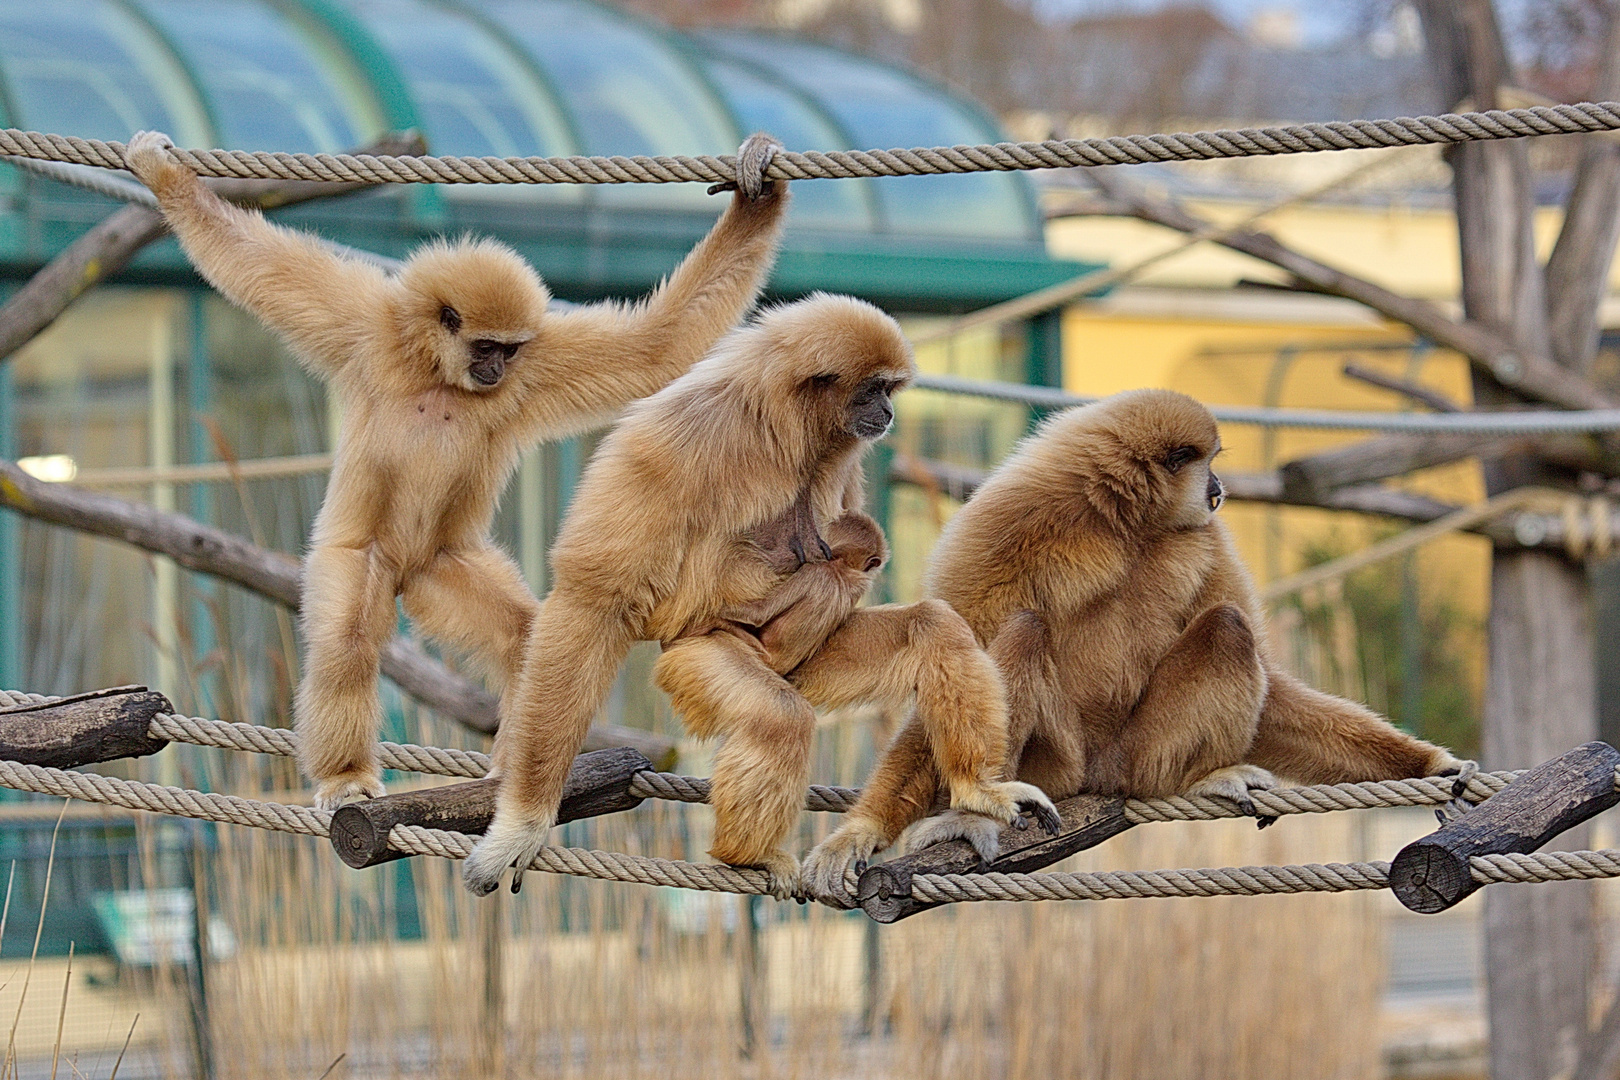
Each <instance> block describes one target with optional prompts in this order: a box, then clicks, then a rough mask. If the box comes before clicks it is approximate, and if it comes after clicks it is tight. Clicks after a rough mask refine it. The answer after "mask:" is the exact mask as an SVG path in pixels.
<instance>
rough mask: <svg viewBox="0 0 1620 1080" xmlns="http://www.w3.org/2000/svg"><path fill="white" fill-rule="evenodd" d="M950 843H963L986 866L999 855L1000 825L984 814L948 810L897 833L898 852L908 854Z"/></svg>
mask: <svg viewBox="0 0 1620 1080" xmlns="http://www.w3.org/2000/svg"><path fill="white" fill-rule="evenodd" d="M949 840H966V841H967V842H968V843H970V844H972V845H973V850H974V851H976V852H978V853H979V861H980V862H982V863H985V864H989V863H993V862H995V861H996V856H997V855H998V854H1000V853H1001V825H1000V823H999V822H997V821H995V820H993V819H991V818H987V817H985V816H984V815H983V814H970V813H967V812H965V811H962V810H947V811H945V812H944V813H943V814H935V815H934V816H933V817H931V818H924V819H923V820H921V821H919V822H917V823H916V824H914V825H912V826H911V827H910V828H909V829H907V830H906V831H905V832H903V833H901V834H900V850H902V851H904V852H906V853H907V854H910V853H911V852H914V851H921V850H922V849H923V848H927V847H933V846H934V845H935V844H943V843H945V842H946V841H949Z"/></svg>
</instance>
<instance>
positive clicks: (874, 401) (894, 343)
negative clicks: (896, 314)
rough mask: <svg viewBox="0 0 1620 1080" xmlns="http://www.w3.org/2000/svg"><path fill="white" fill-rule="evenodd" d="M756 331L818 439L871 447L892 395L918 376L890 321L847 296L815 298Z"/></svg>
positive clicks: (888, 417)
mask: <svg viewBox="0 0 1620 1080" xmlns="http://www.w3.org/2000/svg"><path fill="white" fill-rule="evenodd" d="M760 329H761V330H763V331H764V332H765V333H766V334H767V335H768V339H769V340H770V341H771V342H772V344H773V345H774V346H775V348H774V349H773V352H774V354H775V355H776V356H777V357H780V358H783V359H784V360H786V361H787V362H786V363H785V364H783V365H782V370H781V371H780V372H779V374H780V375H781V376H785V377H786V378H787V379H788V380H790V381H791V382H792V383H793V385H794V388H795V390H796V391H797V392H798V393H799V394H800V395H801V396H802V397H804V398H805V399H806V408H805V410H804V412H805V415H806V417H807V418H808V419H809V420H810V422H811V424H812V425H813V426H814V427H815V428H816V429H818V430H819V431H820V432H821V433H823V434H831V435H833V436H835V441H838V439H839V437H841V440H847V441H851V442H853V441H868V442H869V441H872V440H874V439H880V438H882V437H883V435H884V434H885V433H886V432H887V431H888V430H889V427H890V425H891V424H893V423H894V402H893V400H892V399H893V397H894V394H895V391H897V390H899V389H901V388H902V387H904V386H905V385H906V384H907V383H909V382H910V381H911V380H912V378H913V377H914V376H915V375H916V373H917V368H916V365H915V364H914V362H913V361H912V358H911V345H910V344H909V343H908V342H907V341H906V338H905V335H904V334H903V333H902V332H901V330H900V327H899V324H897V323H896V322H895V321H894V320H893V319H891V318H890V317H889V316H887V315H885V314H884V313H883V312H882V311H879V310H878V309H877V308H876V307H873V306H872V305H871V304H868V303H866V302H864V301H861V300H856V299H854V298H852V297H848V296H828V295H825V294H817V295H815V296H812V297H810V298H809V299H807V300H801V301H799V302H798V303H796V304H791V305H788V306H786V307H782V308H777V309H776V310H775V311H771V312H767V313H766V314H765V316H764V317H762V318H761V320H760Z"/></svg>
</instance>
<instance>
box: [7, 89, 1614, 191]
mask: <svg viewBox="0 0 1620 1080" xmlns="http://www.w3.org/2000/svg"><path fill="white" fill-rule="evenodd" d="M1617 130H1620V102H1613V101H1602V102H1581V103H1579V104H1575V105H1538V106H1534V107H1531V108H1524V109H1492V110H1490V111H1488V112H1464V113H1445V114H1443V115H1440V116H1402V117H1395V118H1393V119H1388V120H1348V121H1340V122H1334V123H1327V124H1285V125H1278V126H1274V127H1258V128H1239V129H1232V130H1220V131H1201V132H1190V133H1189V132H1182V133H1176V134H1155V135H1115V136H1112V137H1109V138H1102V139H1048V140H1045V141H1042V142H1001V143H988V144H981V145H977V146H935V147H916V148H913V149H909V150H904V149H896V150H828V151H810V152H805V153H795V152H790V151H786V150H783V151H779V152H777V154H776V155H775V156H774V157H773V158H772V159H771V162H770V164H769V166H767V168H766V170H765V176H766V178H768V179H778V180H817V179H845V178H851V177H862V176H926V175H937V174H943V173H971V172H1019V171H1026V170H1033V169H1067V168H1074V167H1076V166H1096V165H1140V164H1146V163H1151V162H1166V161H1209V160H1214V159H1219V158H1246V157H1269V156H1273V155H1278V154H1309V153H1317V152H1321V151H1330V150H1364V149H1375V148H1379V147H1392V146H1424V145H1437V146H1450V145H1453V144H1456V143H1462V142H1475V141H1483V140H1496V139H1522V138H1528V137H1531V136H1536V135H1579V134H1583V133H1589V132H1597V131H1617ZM171 152H172V153H173V154H174V156H175V158H176V159H177V160H179V161H181V162H183V163H184V164H186V165H187V166H189V167H190V168H192V169H194V170H195V171H196V172H197V173H198V174H199V175H202V176H217V177H232V178H238V179H260V180H318V181H326V182H332V181H338V182H346V183H367V184H680V183H711V184H712V183H729V182H731V181H733V180H735V179H736V175H737V171H736V158H735V157H734V156H732V155H729V154H721V155H712V154H703V155H695V156H686V155H668V156H657V157H585V156H570V157H516V158H498V157H431V156H398V157H395V156H382V155H370V154H287V153H274V152H268V151H246V150H182V149H178V148H177V149H175V150H173V151H171ZM0 155H9V156H13V157H22V158H32V159H34V160H36V161H58V162H67V163H70V164H75V165H95V166H99V167H101V168H105V169H122V168H123V167H124V144H123V143H119V142H104V141H102V140H100V139H82V138H78V137H76V136H70V135H50V134H45V133H42V132H38V131H19V130H17V129H15V128H8V129H4V130H0Z"/></svg>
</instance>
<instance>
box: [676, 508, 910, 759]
mask: <svg viewBox="0 0 1620 1080" xmlns="http://www.w3.org/2000/svg"><path fill="white" fill-rule="evenodd" d="M821 538H822V542H823V544H824V546H825V547H826V549H827V557H826V558H825V559H822V560H818V561H815V562H805V563H803V564H801V565H800V566H799V568H798V569H797V570H795V571H793V576H792V577H789V578H788V579H787V580H786V581H784V582H783V583H782V584H781V585H780V586H779V587H778V588H777V589H776V590H775V591H774V592H772V593H771V594H770V595H769V596H766V597H764V598H763V599H760V600H756V601H754V602H753V603H752V604H741V605H739V606H737V607H734V608H729V609H727V610H726V611H723V612H721V613H720V618H719V620H718V624H717V625H715V626H712V627H699V628H698V629H696V630H694V631H692V632H690V633H688V634H683V635H682V636H681V638H680V639H679V640H680V641H681V642H692V641H693V640H694V639H696V638H699V637H705V636H707V635H709V634H729V635H731V636H732V637H734V638H736V639H737V640H738V641H741V642H744V643H745V644H748V645H750V646H751V647H753V648H756V649H757V650H758V651H759V655H760V658H761V659H762V660H764V661H765V666H766V667H768V668H770V669H771V670H772V671H774V672H776V673H777V674H778V675H786V674H788V673H789V672H791V671H792V670H793V669H794V668H796V667H798V666H799V665H800V664H802V663H804V661H805V660H806V659H808V658H809V656H810V654H811V653H813V652H815V651H816V649H818V648H820V646H821V643H822V642H824V641H826V640H827V638H829V637H831V636H832V632H833V631H834V630H836V629H838V627H839V626H840V625H842V623H843V622H844V620H845V619H847V618H849V615H850V612H852V611H854V610H855V609H856V608H857V607H859V606H860V603H861V600H862V599H864V598H865V596H866V590H867V589H868V588H870V587H871V584H872V577H873V575H874V574H876V573H877V572H878V570H879V569H881V568H882V566H883V564H884V563H885V562H886V561H887V560H888V557H889V545H888V543H887V541H885V540H884V538H883V530H882V529H881V528H879V527H878V523H877V522H875V521H873V520H872V519H871V518H870V517H868V516H867V515H866V514H864V513H862V512H861V511H859V510H848V511H845V512H844V514H843V515H842V516H840V517H836V518H834V519H833V520H832V522H831V523H830V524H829V525H828V526H827V527H826V528H825V529H823V530H821ZM755 542H756V543H758V542H759V541H758V538H757V537H756V541H755ZM767 550H769V549H767ZM795 561H797V560H796V559H795ZM784 569H787V567H784ZM671 647H672V648H673V646H671ZM669 666H670V665H669V664H667V663H666V664H665V665H664V666H663V667H662V668H661V669H660V670H662V671H668V670H669ZM661 689H665V690H668V689H669V688H668V687H661ZM723 726H729V725H723ZM693 734H697V733H696V732H694V733H693Z"/></svg>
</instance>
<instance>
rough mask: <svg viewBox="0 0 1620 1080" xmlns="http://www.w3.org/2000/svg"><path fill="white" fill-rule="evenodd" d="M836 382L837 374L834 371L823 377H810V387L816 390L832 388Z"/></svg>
mask: <svg viewBox="0 0 1620 1080" xmlns="http://www.w3.org/2000/svg"><path fill="white" fill-rule="evenodd" d="M837 381H838V372H836V371H831V372H828V373H826V374H824V375H812V376H811V377H810V385H812V386H814V387H815V388H816V389H817V390H825V389H827V387H829V386H832V385H833V384H834V383H836V382H837Z"/></svg>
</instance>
